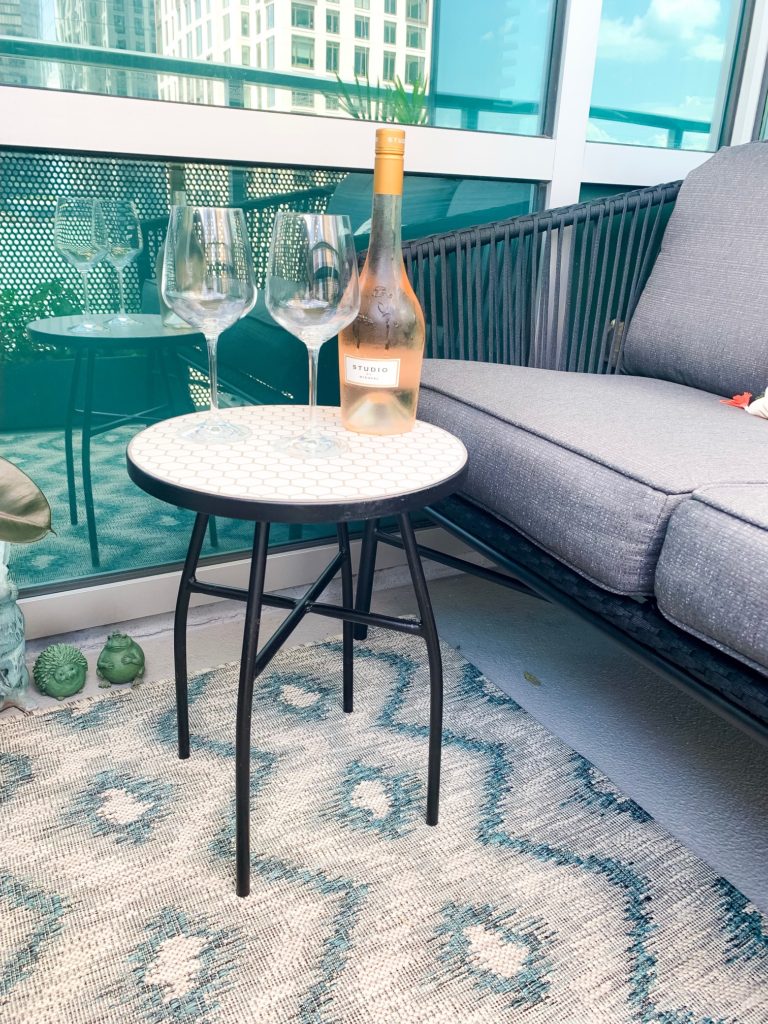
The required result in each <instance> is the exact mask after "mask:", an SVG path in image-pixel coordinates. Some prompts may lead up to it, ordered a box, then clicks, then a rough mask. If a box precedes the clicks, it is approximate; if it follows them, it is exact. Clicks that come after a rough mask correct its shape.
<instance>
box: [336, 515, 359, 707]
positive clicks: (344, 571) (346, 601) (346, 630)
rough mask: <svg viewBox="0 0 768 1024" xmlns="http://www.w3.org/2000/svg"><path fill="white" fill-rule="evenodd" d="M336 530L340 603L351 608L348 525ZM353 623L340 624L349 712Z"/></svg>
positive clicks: (345, 705) (351, 592)
mask: <svg viewBox="0 0 768 1024" xmlns="http://www.w3.org/2000/svg"><path fill="white" fill-rule="evenodd" d="M336 532H337V533H338V536H339V551H340V552H341V554H342V557H343V559H344V561H343V562H342V563H341V603H342V605H343V606H344V607H345V608H351V607H352V606H353V602H354V600H355V597H354V589H353V586H352V555H351V552H350V549H349V527H348V526H347V524H346V523H338V524H337V525H336ZM354 628H355V627H354V625H353V624H352V623H351V622H347V620H346V619H344V625H343V626H342V648H343V654H342V658H343V665H344V684H343V691H344V698H343V706H344V710H345V711H346V712H347V713H348V714H349V712H351V711H352V704H353V688H354V681H353V678H354V660H353V659H354V651H353V633H354Z"/></svg>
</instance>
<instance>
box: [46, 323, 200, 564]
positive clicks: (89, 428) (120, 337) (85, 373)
mask: <svg viewBox="0 0 768 1024" xmlns="http://www.w3.org/2000/svg"><path fill="white" fill-rule="evenodd" d="M130 315H131V318H132V319H133V320H134V321H135V323H132V324H126V325H125V326H123V327H109V326H107V324H106V321H107V320H108V319H109V316H106V315H100V316H97V317H96V318H95V319H96V320H97V321H98V322H99V323H101V324H102V325H103V326H104V328H105V329H104V330H103V331H94V333H93V334H73V333H72V330H71V328H72V327H75V326H77V324H79V323H80V322H81V321H82V316H80V315H78V316H51V317H47V318H46V319H44V320H33V321H32V323H30V324H29V325H28V326H27V332H28V334H29V336H30V338H31V339H32V340H33V341H37V342H40V343H43V344H48V345H51V344H54V345H57V346H65V347H66V348H69V349H71V351H72V352H73V353H74V357H75V363H74V366H73V368H72V380H71V383H70V387H69V400H68V403H67V418H66V422H65V426H64V450H65V454H66V465H67V492H68V495H69V519H70V522H71V523H72V525H73V526H77V520H78V507H77V485H76V482H75V459H74V447H73V443H72V438H73V433H74V430H75V427H76V425H79V427H80V439H81V444H80V462H81V474H82V480H83V496H84V498H85V519H86V524H87V527H88V543H89V546H90V551H91V564H92V565H93V566H94V568H98V567H99V563H100V559H99V541H98V534H97V532H96V512H95V509H94V503H93V484H92V480H91V439H92V438H94V437H96V436H97V435H98V434H103V433H105V431H108V430H111V429H112V428H113V427H116V426H120V425H121V424H123V423H130V422H134V421H135V422H138V423H153V422H154V421H155V420H158V419H160V418H161V417H162V416H173V415H176V414H178V413H179V412H182V411H186V410H185V407H184V404H183V397H182V395H183V391H184V388H183V386H182V383H181V380H182V371H181V368H180V364H179V357H178V346H179V344H181V343H182V342H184V343H189V341H190V340H197V341H200V342H202V341H203V336H202V335H201V334H200V333H199V332H198V331H196V330H194V329H193V328H191V327H189V328H186V329H183V328H182V329H181V330H176V329H175V328H171V327H164V326H163V322H162V319H161V318H160V315H159V314H156V313H131V314H130ZM125 349H143V350H145V351H146V352H147V354H148V355H149V357H150V358H151V359H155V360H157V364H158V366H157V372H158V374H159V376H160V379H161V380H162V384H163V389H164V391H165V395H164V400H163V401H160V402H159V403H158V404H157V405H154V406H152V407H151V408H149V409H141V410H139V411H137V412H130V413H118V412H101V411H99V410H98V409H94V377H95V369H96V359H97V358H98V356H99V355H107V354H111V353H114V352H119V351H121V350H123V351H124V350H125ZM150 367H151V364H150ZM174 382H175V387H174ZM78 399H80V401H81V405H80V406H79V407H78V404H77V403H78ZM191 404H192V403H191V402H190V401H189V397H188V395H187V400H186V408H187V409H188V408H189V407H190V406H191ZM78 420H79V423H78Z"/></svg>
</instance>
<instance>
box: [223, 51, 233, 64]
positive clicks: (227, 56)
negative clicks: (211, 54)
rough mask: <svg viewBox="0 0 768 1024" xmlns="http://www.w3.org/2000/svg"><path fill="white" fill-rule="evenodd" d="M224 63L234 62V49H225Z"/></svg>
mask: <svg viewBox="0 0 768 1024" xmlns="http://www.w3.org/2000/svg"><path fill="white" fill-rule="evenodd" d="M224 63H225V64H231V63H232V51H231V50H225V51H224Z"/></svg>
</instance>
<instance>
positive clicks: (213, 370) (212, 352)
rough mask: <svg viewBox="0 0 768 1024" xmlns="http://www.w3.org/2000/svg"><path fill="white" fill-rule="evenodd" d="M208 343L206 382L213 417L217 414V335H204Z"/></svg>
mask: <svg viewBox="0 0 768 1024" xmlns="http://www.w3.org/2000/svg"><path fill="white" fill-rule="evenodd" d="M205 340H206V341H207V342H208V380H209V381H210V384H211V413H212V415H213V416H214V418H215V417H217V416H218V414H219V371H218V365H217V362H216V346H217V344H218V341H219V336H218V334H212V335H206V338H205Z"/></svg>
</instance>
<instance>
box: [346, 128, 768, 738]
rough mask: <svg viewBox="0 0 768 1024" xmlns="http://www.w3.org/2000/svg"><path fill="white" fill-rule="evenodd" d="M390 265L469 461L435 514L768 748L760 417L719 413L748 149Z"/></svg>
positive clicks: (761, 327)
mask: <svg viewBox="0 0 768 1024" xmlns="http://www.w3.org/2000/svg"><path fill="white" fill-rule="evenodd" d="M678 192H679V194H678ZM406 260H407V266H408V270H409V273H410V276H411V279H412V280H413V282H414V285H415V287H416V289H417V292H418V293H419V295H420V297H421V299H422V302H423V304H424V307H425V311H426V317H427V324H428V344H429V352H430V355H431V356H432V358H430V359H429V360H428V361H427V362H426V363H425V367H424V373H423V378H422V392H421V398H420V405H419V416H420V417H421V418H423V419H426V420H428V421H430V422H432V423H436V424H439V425H440V426H443V427H446V428H447V429H449V430H451V431H452V432H453V433H455V434H457V435H458V436H459V437H461V438H462V440H463V441H464V443H465V444H466V446H467V448H468V450H469V453H470V471H469V476H468V479H467V482H466V485H465V487H464V489H463V492H462V494H461V495H459V496H457V497H456V498H452V499H450V500H448V501H446V502H444V503H443V504H442V505H440V506H437V507H435V508H434V509H432V510H431V515H432V517H433V518H434V520H435V521H437V522H439V523H441V525H443V526H444V527H445V528H446V529H449V530H450V531H452V532H453V533H455V534H457V535H458V536H460V537H462V538H463V539H464V540H465V541H467V542H468V543H469V544H470V545H472V546H473V547H475V548H476V549H477V550H479V551H482V552H484V553H485V554H486V555H489V556H490V557H491V558H492V559H493V560H494V561H496V562H497V563H498V564H499V566H500V567H502V568H503V569H504V570H506V571H507V573H508V574H511V576H512V577H513V580H511V581H510V582H511V585H512V586H515V587H521V586H522V587H525V588H529V589H530V590H532V591H533V592H534V593H536V594H538V595H539V596H544V597H546V598H548V599H551V600H555V601H560V602H561V603H563V604H565V605H567V606H568V607H569V608H571V609H572V610H573V611H575V612H577V613H578V614H580V615H583V616H584V617H586V618H588V619H589V620H590V621H592V622H594V623H596V624H597V625H599V626H602V628H604V629H606V630H608V631H609V632H610V633H611V634H612V635H613V636H615V637H616V638H617V639H619V640H621V641H622V642H623V643H625V644H626V645H627V646H628V647H629V648H630V649H631V650H632V651H633V652H634V653H635V654H637V655H639V656H640V657H642V658H644V659H646V660H647V661H648V662H650V663H651V664H653V665H654V666H655V667H656V668H658V669H659V670H660V671H662V672H664V673H666V674H667V675H668V676H670V677H672V678H673V679H674V680H675V681H677V682H678V683H680V684H682V685H683V686H686V687H688V688H689V689H691V690H693V691H694V692H695V693H696V694H697V695H699V696H701V697H703V698H704V699H706V700H708V701H709V702H710V703H711V704H713V705H715V706H716V707H717V708H718V709H719V710H720V711H721V712H722V713H724V714H726V715H727V716H729V717H731V718H732V719H735V720H736V721H738V722H739V723H740V724H742V725H744V726H746V727H747V728H750V729H751V730H752V731H753V732H755V733H758V734H760V735H761V736H763V737H765V736H768V622H767V617H768V587H767V586H766V581H768V420H765V419H760V418H757V417H755V416H752V415H748V414H747V413H746V412H745V411H743V410H742V409H740V408H736V407H733V406H728V405H724V404H722V403H721V401H720V399H721V398H730V397H731V396H732V395H734V394H736V393H741V392H744V391H751V392H752V393H753V394H754V396H755V397H757V396H758V395H760V394H762V392H763V391H764V390H765V388H766V385H768V145H766V144H764V143H755V144H751V145H747V146H740V147H734V148H732V149H725V150H722V151H720V152H719V153H718V154H716V155H715V156H713V157H712V158H711V159H710V160H708V161H707V162H706V163H704V164H703V165H702V166H701V167H700V168H698V169H697V170H695V171H694V172H692V173H691V174H690V175H689V177H688V178H687V180H686V181H685V182H684V184H683V185H682V187H680V186H679V185H677V184H674V185H667V186H659V187H658V188H655V189H643V190H638V191H637V192H634V193H629V194H625V195H623V196H616V197H613V198H611V199H607V200H602V201H600V202H597V203H592V204H585V205H582V206H578V207H571V208H569V209H566V210H556V211H549V212H547V213H543V214H540V215H534V216H531V217H527V218H517V219H515V220H511V221H506V222H499V223H496V224H492V225H486V226H484V227H483V228H479V229H476V230H474V231H466V232H460V233H458V234H454V235H450V236H446V235H442V236H434V237H432V238H427V239H423V240H421V241H419V242H415V243H410V244H409V245H408V246H406ZM569 371H570V372H569ZM579 371H581V372H579ZM366 540H367V547H366V554H365V556H364V561H365V560H366V559H368V560H370V558H371V552H372V550H373V549H374V548H375V537H374V535H373V533H372V530H370V529H369V530H368V531H367V534H366ZM362 575H363V577H364V576H365V569H363V573H362ZM486 575H488V576H489V577H490V578H496V579H497V581H499V582H502V581H503V580H502V577H501V575H498V574H494V573H488V574H486ZM362 600H363V602H364V600H365V595H364V594H363V595H362Z"/></svg>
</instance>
